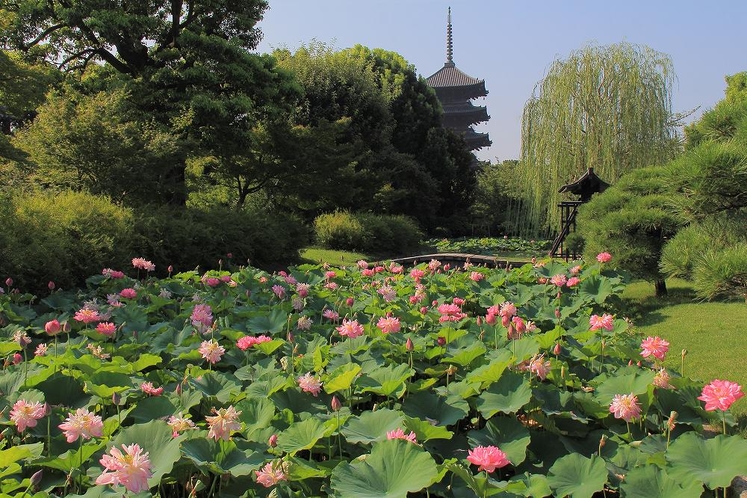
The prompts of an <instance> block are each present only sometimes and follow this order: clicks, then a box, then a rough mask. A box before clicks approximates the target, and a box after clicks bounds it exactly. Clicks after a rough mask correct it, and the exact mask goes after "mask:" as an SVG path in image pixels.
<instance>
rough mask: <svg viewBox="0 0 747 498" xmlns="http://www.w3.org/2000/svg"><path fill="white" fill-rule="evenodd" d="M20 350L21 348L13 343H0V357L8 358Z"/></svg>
mask: <svg viewBox="0 0 747 498" xmlns="http://www.w3.org/2000/svg"><path fill="white" fill-rule="evenodd" d="M20 350H21V346H20V345H19V344H18V343H17V342H15V341H13V342H2V343H0V356H8V355H9V354H10V353H15V352H16V351H20Z"/></svg>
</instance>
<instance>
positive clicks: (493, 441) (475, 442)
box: [467, 417, 531, 467]
mask: <svg viewBox="0 0 747 498" xmlns="http://www.w3.org/2000/svg"><path fill="white" fill-rule="evenodd" d="M467 437H468V438H469V441H470V446H472V447H474V446H497V447H498V448H500V449H501V451H503V452H504V453H505V454H506V457H508V461H509V462H511V465H513V466H514V467H516V466H518V465H519V464H521V463H522V462H523V461H524V460H525V459H526V456H527V446H529V442H530V440H531V438H530V436H529V430H528V429H527V428H526V427H524V426H523V425H522V424H521V422H519V421H518V420H516V418H514V417H493V418H491V419H490V420H488V422H487V424H485V428H483V429H481V430H479V431H470V432H469V434H467Z"/></svg>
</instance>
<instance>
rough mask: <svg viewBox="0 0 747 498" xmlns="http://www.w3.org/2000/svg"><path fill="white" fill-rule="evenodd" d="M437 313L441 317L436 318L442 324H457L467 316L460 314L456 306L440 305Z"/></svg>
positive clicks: (460, 309) (460, 310)
mask: <svg viewBox="0 0 747 498" xmlns="http://www.w3.org/2000/svg"><path fill="white" fill-rule="evenodd" d="M438 312H439V313H440V314H441V316H440V317H439V318H438V321H439V322H440V323H443V322H458V321H459V320H461V319H462V318H466V317H467V314H466V313H463V312H462V308H460V307H459V305H458V304H446V303H444V304H442V305H440V306H439V307H438Z"/></svg>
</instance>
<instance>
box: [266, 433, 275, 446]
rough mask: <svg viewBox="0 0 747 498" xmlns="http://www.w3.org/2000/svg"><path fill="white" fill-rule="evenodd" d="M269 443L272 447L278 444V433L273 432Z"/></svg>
mask: <svg viewBox="0 0 747 498" xmlns="http://www.w3.org/2000/svg"><path fill="white" fill-rule="evenodd" d="M267 445H268V446H269V447H270V448H274V447H275V446H277V445H278V435H277V434H273V435H272V436H270V439H268V440H267Z"/></svg>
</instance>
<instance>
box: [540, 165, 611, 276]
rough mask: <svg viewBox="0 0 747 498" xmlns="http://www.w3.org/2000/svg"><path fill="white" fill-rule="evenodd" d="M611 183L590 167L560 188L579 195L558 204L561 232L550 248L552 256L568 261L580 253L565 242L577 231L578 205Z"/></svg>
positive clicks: (560, 190) (561, 190) (602, 190)
mask: <svg viewBox="0 0 747 498" xmlns="http://www.w3.org/2000/svg"><path fill="white" fill-rule="evenodd" d="M609 186H610V185H609V183H607V182H605V181H604V180H602V179H601V178H599V177H598V176H597V175H596V173H594V168H589V169H588V171H586V173H584V174H583V175H581V176H580V177H579V178H578V179H577V180H576V181H575V182H573V183H568V184H566V185H563V186H562V187H560V189H559V190H558V192H559V193H563V192H568V193H570V194H573V195H577V196H578V197H579V199H578V200H576V201H561V202H560V204H558V207H559V208H560V223H561V226H560V232H559V233H558V235H557V237H555V240H554V241H553V244H552V248H551V249H550V256H552V257H555V258H565V260H566V261H568V260H569V259H575V258H576V257H578V254H576V252H575V251H574V250H573V249H572V248H568V247H566V245H565V244H564V242H565V238H566V237H567V236H568V234H569V233H571V232H575V231H576V214H577V213H578V207H579V206H580V205H581V204H583V203H584V202H587V201H589V200H590V199H591V196H592V195H594V194H596V193H599V192H604V191H605V190H606V189H607V187H609Z"/></svg>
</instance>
